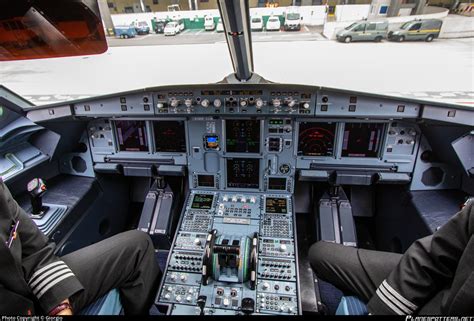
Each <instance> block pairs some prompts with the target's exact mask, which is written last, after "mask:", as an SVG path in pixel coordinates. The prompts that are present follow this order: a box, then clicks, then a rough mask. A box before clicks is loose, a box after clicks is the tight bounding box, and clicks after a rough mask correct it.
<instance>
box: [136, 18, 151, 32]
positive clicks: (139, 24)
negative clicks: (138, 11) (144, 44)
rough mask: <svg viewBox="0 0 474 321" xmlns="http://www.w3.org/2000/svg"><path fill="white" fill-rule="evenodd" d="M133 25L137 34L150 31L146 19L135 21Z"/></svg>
mask: <svg viewBox="0 0 474 321" xmlns="http://www.w3.org/2000/svg"><path fill="white" fill-rule="evenodd" d="M133 25H134V27H135V31H136V32H137V34H138V35H147V34H149V33H150V26H148V23H146V21H135V22H134V23H133Z"/></svg>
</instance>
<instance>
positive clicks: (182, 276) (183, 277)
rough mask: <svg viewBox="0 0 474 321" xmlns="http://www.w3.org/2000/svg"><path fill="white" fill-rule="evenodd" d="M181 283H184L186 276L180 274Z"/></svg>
mask: <svg viewBox="0 0 474 321" xmlns="http://www.w3.org/2000/svg"><path fill="white" fill-rule="evenodd" d="M180 279H181V281H183V282H184V281H186V280H187V279H188V278H187V277H186V274H181V277H180Z"/></svg>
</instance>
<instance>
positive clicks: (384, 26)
mask: <svg viewBox="0 0 474 321" xmlns="http://www.w3.org/2000/svg"><path fill="white" fill-rule="evenodd" d="M387 31H388V22H387V21H365V20H363V21H358V22H354V23H353V24H351V25H349V26H347V27H345V28H344V29H342V30H340V31H339V32H338V33H337V34H336V39H337V40H338V41H341V42H346V43H349V42H351V41H375V42H379V41H382V39H385V38H387Z"/></svg>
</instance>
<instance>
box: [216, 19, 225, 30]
mask: <svg viewBox="0 0 474 321" xmlns="http://www.w3.org/2000/svg"><path fill="white" fill-rule="evenodd" d="M216 31H217V32H224V25H223V24H222V18H219V20H218V21H217V27H216Z"/></svg>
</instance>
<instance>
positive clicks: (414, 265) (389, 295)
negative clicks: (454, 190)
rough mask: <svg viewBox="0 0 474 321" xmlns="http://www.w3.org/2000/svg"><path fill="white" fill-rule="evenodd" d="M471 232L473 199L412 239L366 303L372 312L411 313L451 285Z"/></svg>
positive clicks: (473, 215)
mask: <svg viewBox="0 0 474 321" xmlns="http://www.w3.org/2000/svg"><path fill="white" fill-rule="evenodd" d="M473 233H474V201H470V202H469V203H468V204H467V205H466V206H465V207H464V208H463V209H462V210H461V211H460V212H459V213H457V214H456V215H455V216H454V217H453V218H452V219H451V220H449V221H448V222H447V223H446V224H445V225H444V226H442V227H441V228H440V229H439V230H438V231H436V232H435V233H434V234H433V235H431V236H428V237H425V238H422V239H420V240H417V241H416V242H414V243H413V244H412V245H411V246H410V248H409V249H408V250H407V252H406V253H405V254H404V255H403V257H402V259H401V261H400V263H399V264H398V266H397V267H396V268H395V269H394V270H393V271H392V273H390V275H389V276H388V277H387V279H385V280H384V281H383V282H382V284H381V285H380V286H379V287H378V289H377V291H376V294H375V295H374V296H373V297H372V298H371V299H370V301H369V303H368V310H369V312H370V313H372V314H413V313H415V312H416V311H417V310H418V309H419V308H420V307H422V306H423V305H424V304H425V303H427V302H428V301H429V300H430V299H431V298H432V297H433V296H434V295H435V294H436V293H437V292H439V291H440V290H442V289H443V288H445V287H446V285H448V284H450V283H449V282H450V281H452V280H453V277H454V274H455V272H456V269H457V267H458V263H459V260H460V259H461V256H462V255H463V252H464V250H465V249H466V247H467V245H468V242H469V239H470V238H471V236H472V235H473Z"/></svg>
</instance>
